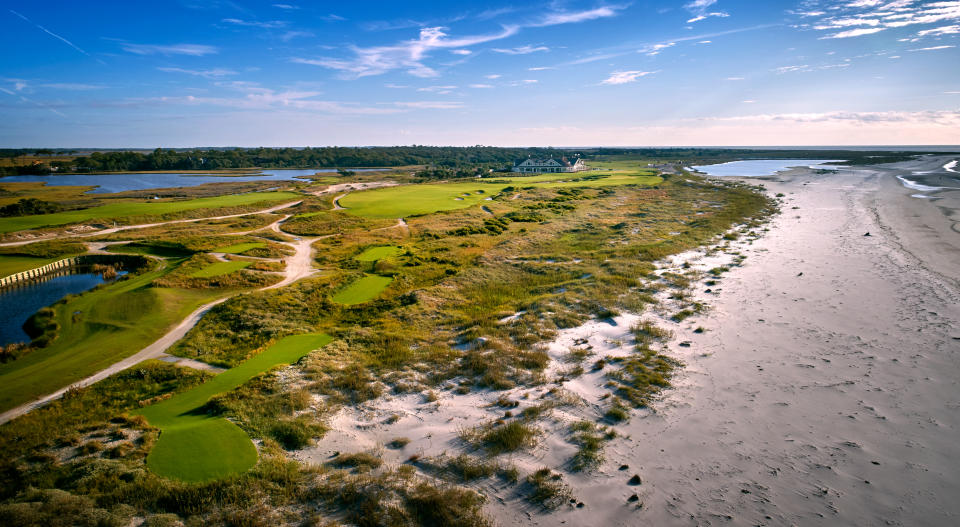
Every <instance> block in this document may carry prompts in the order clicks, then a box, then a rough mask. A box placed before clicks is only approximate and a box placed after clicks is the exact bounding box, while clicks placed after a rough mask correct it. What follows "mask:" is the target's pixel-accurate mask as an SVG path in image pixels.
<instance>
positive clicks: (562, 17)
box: [527, 6, 625, 27]
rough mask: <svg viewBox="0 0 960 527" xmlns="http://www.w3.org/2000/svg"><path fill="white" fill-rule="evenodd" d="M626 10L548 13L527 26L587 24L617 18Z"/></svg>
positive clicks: (606, 9)
mask: <svg viewBox="0 0 960 527" xmlns="http://www.w3.org/2000/svg"><path fill="white" fill-rule="evenodd" d="M624 8H625V6H603V7H598V8H596V9H589V10H586V11H558V12H554V13H547V14H545V15H543V18H541V19H540V20H537V21H534V22H531V23H529V24H527V26H529V27H546V26H558V25H560V24H575V23H578V22H586V21H588V20H596V19H598V18H609V17H614V16H617V14H618V13H619V11H621V10H622V9H624Z"/></svg>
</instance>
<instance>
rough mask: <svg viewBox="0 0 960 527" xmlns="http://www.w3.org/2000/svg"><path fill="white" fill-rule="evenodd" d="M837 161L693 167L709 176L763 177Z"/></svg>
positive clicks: (768, 161)
mask: <svg viewBox="0 0 960 527" xmlns="http://www.w3.org/2000/svg"><path fill="white" fill-rule="evenodd" d="M836 162H837V160H836V159H832V160H829V159H750V160H745V161H730V162H729V163H718V164H716V165H702V166H694V167H691V168H693V169H694V170H697V171H698V172H703V173H704V174H706V175H708V176H721V177H722V176H740V177H763V176H772V175H773V174H776V173H777V172H780V171H783V170H787V169H788V168H791V167H809V168H824V169H826V168H829V167H819V166H817V165H822V164H824V163H836Z"/></svg>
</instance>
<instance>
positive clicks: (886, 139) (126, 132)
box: [0, 0, 960, 147]
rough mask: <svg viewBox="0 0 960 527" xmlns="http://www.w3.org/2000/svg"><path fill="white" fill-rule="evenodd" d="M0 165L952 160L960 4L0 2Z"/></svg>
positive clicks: (959, 122)
mask: <svg viewBox="0 0 960 527" xmlns="http://www.w3.org/2000/svg"><path fill="white" fill-rule="evenodd" d="M0 6H2V9H0V28H2V31H0V49H2V50H3V53H2V54H0V146H2V147H35V146H54V147H155V146H164V147H186V146H226V145H235V146H260V145H262V146H283V145H291V146H305V145H313V146H321V145H396V144H452V145H474V144H485V145H550V146H567V145H626V146H644V145H651V146H652V145H826V144H960V67H958V66H960V47H958V43H960V1H926V2H924V1H914V0H788V1H776V0H771V1H765V2H758V1H738V0H687V1H680V2H667V1H648V0H637V1H633V2H621V3H603V2H577V1H569V2H563V1H556V2H546V3H534V2H512V3H511V2H510V1H509V0H504V1H503V2H491V3H487V2H484V3H477V4H475V5H471V4H470V3H469V2H440V1H434V2H428V1H421V2H395V1H392V2H350V3H348V2H304V1H294V0H276V1H272V0H265V1H253V0H235V1H227V0H220V1H217V0H211V1H201V0H181V1H179V2H177V1H169V2H162V3H161V2H129V1H110V2H106V1H100V2H76V1H63V2H43V1H38V0H29V1H28V0H21V1H17V0H2V1H0Z"/></svg>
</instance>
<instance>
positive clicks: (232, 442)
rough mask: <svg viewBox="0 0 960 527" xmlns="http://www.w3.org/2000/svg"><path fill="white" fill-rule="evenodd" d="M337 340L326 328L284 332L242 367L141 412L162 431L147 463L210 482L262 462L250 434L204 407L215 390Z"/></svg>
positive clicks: (158, 470) (162, 470) (181, 477)
mask: <svg viewBox="0 0 960 527" xmlns="http://www.w3.org/2000/svg"><path fill="white" fill-rule="evenodd" d="M331 340H333V339H332V338H331V337H330V336H329V335H325V334H323V333H308V334H303V335H292V336H289V337H284V338H282V339H280V340H278V341H277V342H275V343H274V344H273V345H271V346H270V347H268V348H267V349H265V350H263V351H262V352H260V353H259V354H257V355H254V356H253V357H251V358H249V359H247V360H246V361H244V362H243V363H242V364H240V365H239V366H237V367H236V368H231V369H229V370H227V371H225V372H223V373H221V374H220V375H217V376H216V377H214V378H213V379H211V380H210V381H208V382H206V383H204V384H202V385H200V386H197V387H196V388H193V389H192V390H189V391H186V392H183V393H181V394H179V395H175V396H174V397H171V398H170V399H167V400H165V401H162V402H159V403H157V404H154V405H152V406H148V407H146V408H144V409H142V410H139V411H138V412H136V413H137V414H139V415H142V416H144V417H145V418H146V419H147V421H149V422H150V424H151V425H153V426H156V427H158V428H160V430H161V433H160V438H159V439H158V440H157V444H156V445H155V446H154V447H153V450H151V451H150V454H149V455H148V456H147V467H149V468H150V470H152V471H153V472H154V473H156V474H157V475H160V476H163V477H167V478H173V479H179V480H184V481H209V480H213V479H219V478H222V477H226V476H230V475H233V474H239V473H241V472H244V471H246V470H249V469H250V468H251V467H253V465H255V464H256V462H257V450H256V448H255V447H254V446H253V443H252V442H251V441H250V438H249V437H247V434H246V433H245V432H244V431H243V430H241V429H240V428H239V427H238V426H237V425H235V424H233V423H231V422H230V421H227V420H226V419H223V418H220V417H211V416H209V415H208V414H206V413H205V412H204V411H203V410H202V408H203V406H204V405H205V404H206V403H207V401H208V400H209V399H210V398H211V397H213V396H214V395H217V394H221V393H224V392H227V391H230V390H232V389H234V388H236V387H238V386H240V385H242V384H243V383H245V382H247V381H249V380H250V379H252V378H254V377H256V376H257V375H260V374H261V373H263V372H266V371H268V370H270V369H272V368H274V367H277V366H281V365H285V364H291V363H293V362H296V361H298V360H300V358H302V357H304V356H306V355H307V354H309V353H310V352H311V351H314V350H316V349H319V348H321V347H323V346H325V345H327V344H328V343H329V342H330V341H331Z"/></svg>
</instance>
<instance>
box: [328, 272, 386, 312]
mask: <svg viewBox="0 0 960 527" xmlns="http://www.w3.org/2000/svg"><path fill="white" fill-rule="evenodd" d="M392 281H393V278H390V277H389V276H380V275H375V274H368V275H366V276H364V277H363V278H361V279H359V280H357V281H355V282H353V283H351V284H350V285H348V286H347V287H344V288H343V289H341V290H340V292H339V293H337V294H335V295H333V301H334V302H337V303H339V304H346V305H348V306H349V305H353V304H362V303H363V302H366V301H368V300H372V299H374V298H376V297H377V295H379V294H380V293H381V292H382V291H383V290H384V289H386V288H387V286H388V285H390V282H392Z"/></svg>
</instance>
